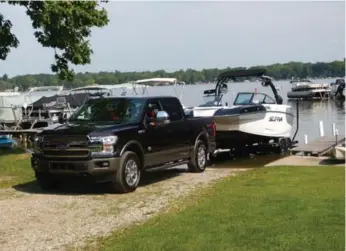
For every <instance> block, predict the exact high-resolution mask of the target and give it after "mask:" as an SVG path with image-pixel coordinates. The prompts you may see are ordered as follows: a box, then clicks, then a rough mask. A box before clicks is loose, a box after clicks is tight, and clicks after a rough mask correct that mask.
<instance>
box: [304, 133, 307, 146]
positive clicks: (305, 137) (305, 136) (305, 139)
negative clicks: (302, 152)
mask: <svg viewBox="0 0 346 251" xmlns="http://www.w3.org/2000/svg"><path fill="white" fill-rule="evenodd" d="M304 142H305V144H306V145H307V144H308V135H306V134H304Z"/></svg>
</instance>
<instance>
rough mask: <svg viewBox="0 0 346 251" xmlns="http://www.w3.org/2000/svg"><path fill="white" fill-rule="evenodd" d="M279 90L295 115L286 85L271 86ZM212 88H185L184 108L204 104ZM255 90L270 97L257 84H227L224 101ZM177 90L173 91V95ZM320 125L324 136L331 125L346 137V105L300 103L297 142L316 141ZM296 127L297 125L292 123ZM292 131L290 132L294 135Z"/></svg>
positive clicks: (169, 91)
mask: <svg viewBox="0 0 346 251" xmlns="http://www.w3.org/2000/svg"><path fill="white" fill-rule="evenodd" d="M334 80H335V79H317V80H313V81H314V82H315V83H330V82H333V81H334ZM274 83H275V84H276V85H277V86H279V87H280V88H281V89H280V90H279V94H280V95H281V97H282V98H283V99H284V102H283V103H284V104H288V105H290V106H292V108H293V111H294V112H295V111H296V101H288V100H287V92H289V91H290V90H291V87H292V86H291V84H290V83H289V81H277V82H274ZM212 88H215V84H201V85H188V86H185V88H184V95H183V97H182V99H181V101H182V102H183V104H184V105H185V106H197V105H200V104H202V103H204V102H205V101H204V100H203V91H204V90H206V89H212ZM256 88H257V91H258V92H263V93H266V94H269V95H270V96H271V97H273V94H272V91H271V89H270V87H263V86H261V84H260V83H259V82H254V83H252V82H249V83H229V84H228V93H227V94H226V95H225V96H224V97H223V100H224V101H227V102H228V104H229V105H231V104H232V103H233V101H234V98H235V97H236V95H237V93H238V92H241V91H251V92H252V91H254V90H255V89H256ZM175 90H176V91H175ZM175 90H174V88H173V87H171V86H165V87H152V88H149V89H148V92H149V94H150V95H174V96H178V95H179V92H180V91H181V88H180V87H176V88H175ZM320 121H323V124H324V134H325V135H329V136H332V135H333V132H332V128H333V123H335V124H336V128H337V129H338V132H339V135H341V134H342V135H345V102H344V101H342V102H340V101H339V102H338V101H336V100H314V101H299V130H298V133H297V136H296V139H297V140H298V141H299V142H300V143H303V142H304V134H307V135H308V140H309V141H312V140H313V139H316V138H318V137H319V132H320V131H319V123H320ZM294 125H296V121H295V122H294ZM294 131H295V129H294V130H293V132H292V135H293V134H294Z"/></svg>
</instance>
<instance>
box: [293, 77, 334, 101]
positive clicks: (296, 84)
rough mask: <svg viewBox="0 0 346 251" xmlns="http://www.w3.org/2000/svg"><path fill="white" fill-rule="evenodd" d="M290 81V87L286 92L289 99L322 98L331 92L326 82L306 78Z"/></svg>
mask: <svg viewBox="0 0 346 251" xmlns="http://www.w3.org/2000/svg"><path fill="white" fill-rule="evenodd" d="M290 83H291V84H292V88H291V91H290V92H287V97H288V98H289V99H323V98H327V97H329V95H330V93H331V88H330V84H328V83H313V82H312V81H311V80H308V79H302V80H292V81H290Z"/></svg>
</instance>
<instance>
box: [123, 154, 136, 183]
mask: <svg viewBox="0 0 346 251" xmlns="http://www.w3.org/2000/svg"><path fill="white" fill-rule="evenodd" d="M138 173H139V172H138V166H137V163H136V161H134V160H133V159H130V160H128V161H127V163H126V166H125V180H126V183H127V185H129V186H134V185H135V184H136V183H137V181H138V176H139V175H138Z"/></svg>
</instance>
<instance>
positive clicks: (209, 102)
mask: <svg viewBox="0 0 346 251" xmlns="http://www.w3.org/2000/svg"><path fill="white" fill-rule="evenodd" d="M203 99H204V102H205V103H204V104H201V105H199V107H209V106H221V105H222V104H221V99H222V96H218V97H215V95H205V96H204V97H203Z"/></svg>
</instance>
